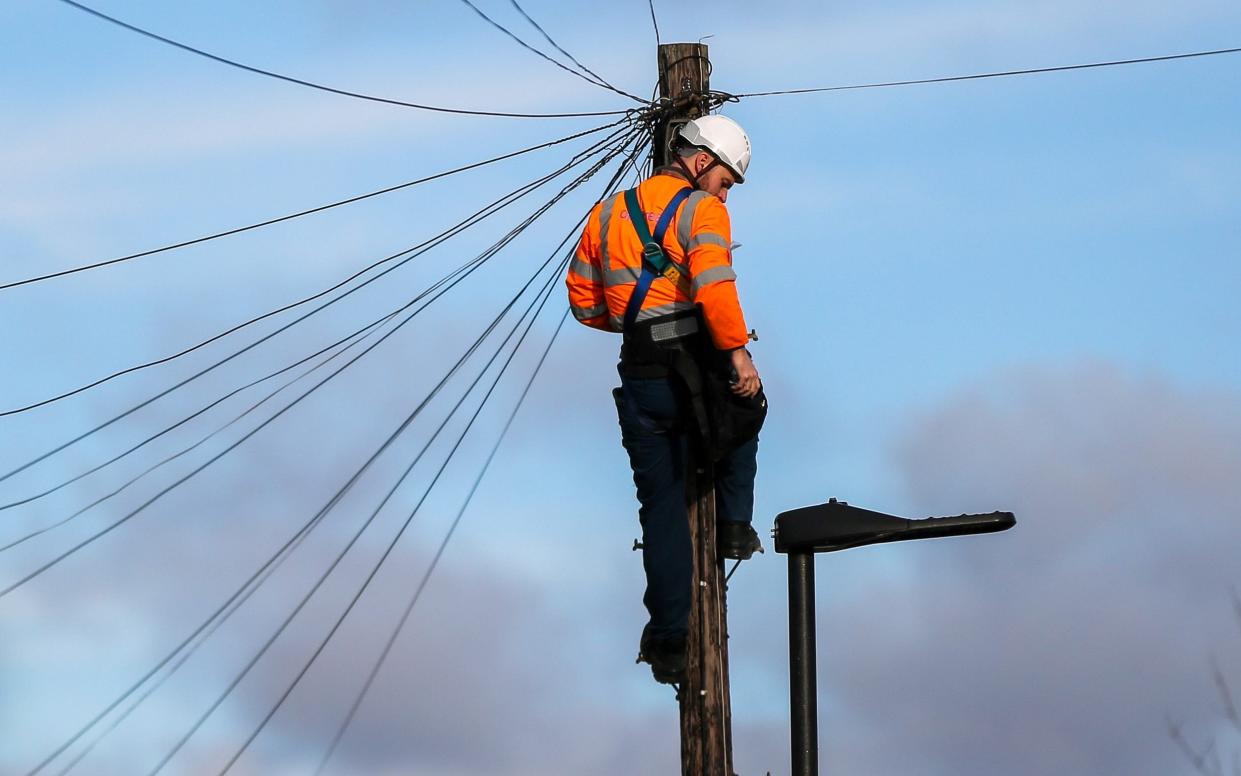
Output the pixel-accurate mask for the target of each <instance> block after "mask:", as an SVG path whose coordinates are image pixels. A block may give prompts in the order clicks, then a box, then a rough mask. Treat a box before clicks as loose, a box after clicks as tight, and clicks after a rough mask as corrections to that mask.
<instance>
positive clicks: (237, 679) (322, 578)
mask: <svg viewBox="0 0 1241 776" xmlns="http://www.w3.org/2000/svg"><path fill="white" fill-rule="evenodd" d="M544 269H546V263H545V264H544V265H543V266H542V267H540V268H539V273H541V272H542V271H543V270H544ZM536 276H537V275H536ZM533 279H534V278H533V277H532V278H531V282H532V281H533ZM528 285H529V284H527V286H525V287H523V288H522V291H521V293H522V294H524V293H525V291H526V290H527V288H528ZM536 301H537V299H536ZM532 305H533V303H532ZM511 307H512V303H510V304H509V305H508V306H506V307H505V308H504V310H503V312H502V313H501V315H500V316H499V317H497V318H496V320H495V321H493V323H492V325H491V326H489V327H488V328H487V330H486V331H485V332H484V334H483V335H482V336H480V338H479V339H478V340H477V341H476V343H475V346H477V345H481V344H482V342H483V340H484V339H485V338H486V337H487V336H489V335H490V334H491V333H492V331H494V328H495V324H497V323H498V322H499V321H500V320H501V318H503V316H504V315H506V314H507V313H508V311H509V310H510V309H511ZM527 312H528V311H527ZM524 317H525V315H524V314H523V316H522V318H523V319H524ZM520 325H521V319H519V320H518V323H517V325H516V326H515V327H514V329H513V331H512V332H510V334H509V337H506V338H505V339H504V341H503V342H502V343H501V345H500V348H498V349H497V350H496V352H495V354H493V356H492V358H491V360H489V361H488V362H487V363H486V365H485V366H484V367H483V368H482V369H481V370H480V371H479V374H478V376H477V377H476V378H475V380H474V382H473V383H471V385H470V386H469V387H468V388H467V389H466V391H465V393H464V394H463V395H462V397H461V399H460V400H459V401H458V402H457V404H456V406H455V407H454V408H453V409H452V410H451V411H450V412H449V414H448V415H447V416H446V417H445V418H444V419H443V421H442V422H441V423H440V425H439V427H438V428H437V429H436V430H435V432H433V433H432V435H431V437H430V438H429V439H428V440H427V442H426V444H425V445H424V446H423V447H422V449H421V450H420V451H419V452H418V454H417V455H416V456H415V457H414V459H413V461H412V462H411V463H410V464H409V466H408V467H407V468H406V469H405V472H404V473H403V474H402V475H401V477H400V478H398V480H397V482H396V484H394V485H393V486H392V488H391V489H389V491H388V492H387V494H386V495H385V496H384V498H383V499H382V500H381V501H380V503H379V505H378V506H377V507H376V508H375V509H374V510H373V511H372V512H371V514H370V516H369V517H368V518H367V519H366V520H365V521H364V522H363V523H362V525H361V526H359V527H358V529H357V530H356V531H355V532H354V534H353V536H352V537H350V539H349V541H348V542H347V543H346V544H345V546H344V547H343V548H342V549H341V550H340V551H339V552H338V553H337V554H336V556H335V558H333V560H332V562H331V563H330V564H329V565H328V567H327V568H326V569H325V570H324V571H323V572H322V573H321V574H320V575H319V577H318V578H317V579H316V580H315V582H314V584H313V585H311V587H310V588H309V589H308V590H307V591H306V593H305V594H304V595H303V596H302V598H301V600H300V601H299V602H298V603H297V605H296V606H295V607H294V608H293V610H292V611H291V612H289V614H288V615H287V616H286V617H285V618H284V620H283V621H282V622H281V623H280V625H279V626H278V627H277V628H276V629H275V630H274V631H273V632H272V633H271V635H270V636H269V637H268V639H267V640H266V641H265V642H264V643H263V645H262V646H261V647H260V648H259V650H258V651H257V652H256V653H255V654H254V655H253V656H252V657H251V658H250V660H249V661H248V662H247V663H246V665H245V666H244V667H243V668H242V669H241V671H240V672H238V673H237V674H236V676H234V677H233V679H232V681H231V682H229V684H228V686H227V687H225V689H224V691H223V692H222V693H220V694H219V696H217V697H216V699H215V700H214V701H213V702H212V703H211V705H210V706H208V708H207V710H206V711H204V712H203V713H202V714H201V715H200V716H199V718H198V719H197V720H196V721H195V722H194V724H193V725H191V727H190V729H189V730H188V731H187V732H186V733H185V734H184V735H183V736H182V737H181V738H180V739H178V740H177V742H176V743H175V744H174V745H173V747H172V749H171V750H169V751H168V752H167V753H166V754H165V755H164V757H163V758H162V759H161V760H160V762H159V763H158V764H157V765H156V766H155V768H154V769H152V770H151V771H150V772H149V773H150V776H154V775H155V774H157V773H159V772H160V771H161V770H163V768H164V766H165V765H167V764H168V763H169V762H170V761H171V760H172V758H173V757H174V756H175V755H176V754H177V752H179V751H180V750H181V748H182V747H183V746H184V745H185V744H186V743H187V742H188V741H189V740H190V738H192V737H193V736H194V734H195V733H197V732H198V730H199V729H200V728H201V726H202V725H203V724H204V723H205V722H206V721H207V719H208V718H209V717H210V716H211V715H212V714H213V713H215V711H216V709H218V708H219V707H220V705H221V704H222V703H223V702H224V700H225V699H226V698H227V697H228V696H229V695H230V694H232V692H233V690H234V689H236V687H237V685H238V684H240V683H241V681H242V680H243V679H244V678H245V677H246V676H247V675H248V674H249V672H250V671H251V670H252V669H253V668H254V667H255V666H256V665H257V664H258V662H259V660H261V659H262V657H263V656H264V655H265V654H266V653H267V651H268V650H269V649H270V648H271V647H272V645H273V644H275V643H276V641H277V640H278V639H279V638H280V636H281V635H282V634H283V633H284V632H285V630H286V629H287V628H288V627H289V625H290V624H292V622H293V620H294V619H296V617H297V615H298V614H300V613H301V611H302V609H303V608H305V606H306V604H308V603H309V602H310V600H311V599H312V598H313V597H314V595H315V594H316V593H317V592H318V591H319V589H320V588H321V587H322V586H323V584H324V583H325V582H327V579H328V577H330V576H331V574H332V573H333V572H334V571H335V570H336V568H337V566H339V565H340V563H341V561H343V560H344V558H345V556H346V555H347V554H348V553H349V551H350V550H351V549H352V548H353V547H354V545H355V544H356V543H357V541H358V540H359V539H360V538H361V537H362V534H363V533H365V531H366V530H367V528H369V527H370V526H371V524H372V523H373V522H374V520H375V519H376V518H377V517H378V516H379V513H380V512H381V511H382V509H383V507H384V506H386V505H387V503H388V501H389V500H390V499H391V498H392V496H393V495H394V494H395V493H396V491H397V490H398V489H399V488H400V486H401V485H402V484H403V483H404V481H405V479H406V477H408V475H409V474H410V473H411V472H412V471H413V469H414V467H415V466H417V464H418V463H419V462H421V460H422V457H423V455H424V454H425V453H426V452H427V451H428V450H429V449H430V447H431V445H432V444H433V443H434V442H435V440H436V439H438V438H439V435H440V433H441V432H442V431H443V430H444V428H446V427H447V425H448V423H449V422H450V421H451V420H452V418H453V416H454V414H455V412H456V410H457V409H459V408H460V407H461V406H462V404H463V403H464V402H465V400H466V398H467V397H468V396H469V394H470V393H471V391H472V390H473V389H474V387H475V386H476V385H477V384H478V382H479V381H480V380H481V379H482V378H483V377H484V376H485V374H486V372H487V370H488V369H489V368H490V367H491V364H492V363H493V362H494V360H495V358H496V357H497V356H498V355H499V354H500V352H501V350H502V348H503V346H504V345H505V344H507V342H508V340H509V338H511V336H512V334H513V333H515V332H516V330H517V328H519V327H520ZM475 349H476V347H471V348H470V350H469V351H467V354H466V356H464V357H463V359H462V361H461V362H460V363H464V361H465V359H467V358H469V357H470V356H471V355H473V353H474V351H475ZM497 379H498V377H497ZM422 406H425V405H420V407H419V410H420V409H421V407H422ZM417 414H418V411H417V410H416V411H415V412H414V413H413V414H411V415H410V416H409V418H407V421H406V422H405V423H403V424H402V427H401V430H402V431H403V430H404V429H405V428H406V427H407V426H408V424H409V422H412V421H413V419H414V418H415V417H416V416H417ZM466 430H467V431H468V427H467V429H466ZM460 441H461V440H460V439H459V440H458V442H457V444H458V445H460ZM456 449H457V448H456V446H454V447H453V449H452V451H450V452H449V454H448V457H447V458H446V459H445V461H444V463H443V465H442V466H441V467H440V472H439V473H440V474H442V473H443V471H444V468H445V467H446V466H447V464H448V461H449V460H451V458H452V454H453V453H455V452H456ZM438 479H439V474H437V475H436V477H435V479H434V480H432V482H431V484H430V485H429V486H428V488H427V491H426V493H424V495H423V500H425V498H426V495H427V494H428V493H429V492H430V489H431V488H432V487H434V485H435V483H436V481H438ZM421 504H422V500H420V501H419V502H418V506H419V507H420V506H421ZM414 512H415V513H416V512H417V507H415V510H414ZM412 518H413V513H411V515H410V519H409V520H407V521H406V523H405V525H404V526H402V529H401V532H400V533H398V534H397V537H396V539H399V538H400V536H401V535H402V534H403V533H404V529H405V528H406V527H408V525H409V523H410V520H412ZM396 539H394V540H393V542H392V543H391V544H389V546H388V548H387V550H386V551H385V553H384V555H383V556H382V558H381V560H380V561H379V563H378V564H376V565H375V567H374V568H373V569H372V573H371V575H370V576H368V578H367V581H366V583H364V585H363V589H365V587H366V585H367V584H369V582H370V580H371V579H373V577H374V574H375V573H376V572H377V571H378V568H379V565H382V563H383V561H385V560H387V557H388V554H389V553H390V552H391V550H392V548H393V546H395V543H396ZM360 596H361V591H359V593H358V595H357V596H355V597H354V598H353V600H352V601H351V602H350V604H349V607H348V608H347V609H346V613H348V611H350V610H352V607H353V604H355V603H356V602H357V600H358V598H359V597H360ZM342 621H343V616H342V618H341V619H340V620H337V623H336V627H338V626H339V625H340V623H341V622H342ZM336 627H333V629H332V631H331V633H330V634H329V637H328V638H329V639H330V637H331V635H333V634H335V631H336ZM326 643H327V642H326V640H325V641H324V642H323V643H322V644H321V645H320V650H319V651H321V650H322V647H323V646H326ZM317 655H318V651H317V652H316V656H317ZM307 667H308V666H307ZM303 674H304V671H303V673H302V674H299V675H298V680H300V678H301V676H302V675H303ZM296 683H297V681H295V682H294V685H296ZM291 691H292V686H291V687H290V688H289V689H288V691H286V694H285V696H284V697H287V694H288V692H291ZM284 697H282V698H281V702H283V700H284ZM278 705H279V704H278ZM274 713H275V711H274V709H273V710H272V712H271V714H274ZM271 714H269V715H268V717H267V718H265V719H264V720H263V724H264V725H265V724H266V722H267V719H270V716H271ZM259 729H260V730H261V729H262V725H261V726H260V728H259ZM257 734H258V731H257V730H256V731H255V732H254V733H253V734H252V735H251V737H250V738H249V739H247V741H246V743H245V746H248V745H249V743H250V741H252V740H253V738H254V736H256V735H257ZM245 746H243V747H242V751H244V749H245ZM240 754H241V752H240V751H239V752H237V754H236V755H234V758H233V759H234V760H235V759H236V758H237V757H239V756H240ZM231 764H232V763H231V762H230V763H229V767H231ZM225 770H227V767H226V769H225Z"/></svg>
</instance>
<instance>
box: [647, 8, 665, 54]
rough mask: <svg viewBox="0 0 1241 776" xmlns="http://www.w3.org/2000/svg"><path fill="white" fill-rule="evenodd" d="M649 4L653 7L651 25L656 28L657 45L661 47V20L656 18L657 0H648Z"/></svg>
mask: <svg viewBox="0 0 1241 776" xmlns="http://www.w3.org/2000/svg"><path fill="white" fill-rule="evenodd" d="M647 5H649V6H650V7H651V26H652V27H654V28H655V47H656V48H659V46H661V45H662V44H661V42H660V40H659V20H658V19H656V18H655V0H647Z"/></svg>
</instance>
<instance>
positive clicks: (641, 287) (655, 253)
mask: <svg viewBox="0 0 1241 776" xmlns="http://www.w3.org/2000/svg"><path fill="white" fill-rule="evenodd" d="M693 191H694V190H693V189H692V188H690V187H688V186H686V187H685V188H683V189H681V190H680V191H678V192H677V193H676V194H674V195H673V196H672V199H671V200H670V201H669V202H668V206H667V207H665V208H664V212H663V213H661V214H660V216H659V221H658V222H657V223H656V224H655V234H653V235H652V234H651V231H650V228H649V227H648V226H647V224H646V213H644V212H642V205H641V204H640V203H639V202H638V190H637V189H636V188H635V189H629V190H627V191H626V192H625V207H626V208H628V210H629V221H630V223H632V224H633V228H634V229H636V230H637V232H638V239H639V240H641V241H642V275H641V276H640V277H639V278H638V282H637V283H635V284H634V287H633V294H632V295H630V297H629V304H628V305H627V306H626V307H625V322H624V330H625V331H629V330H630V329H631V328H633V324H634V321H636V320H637V319H638V311H640V310H641V309H642V302H643V301H644V300H645V299H646V293H647V292H648V291H650V290H651V283H653V282H655V278H656V277H658V276H659V275H661V274H663V272H664V270H665V269H667V268H668V263H669V262H668V256H667V255H666V254H665V253H664V248H663V245H664V235H665V234H667V232H668V225H669V224H671V223H672V217H673V216H674V215H676V212H677V208H678V207H680V206H681V203H682V202H684V201H685V200H686V198H687V197H689V195H690V194H692V193H693Z"/></svg>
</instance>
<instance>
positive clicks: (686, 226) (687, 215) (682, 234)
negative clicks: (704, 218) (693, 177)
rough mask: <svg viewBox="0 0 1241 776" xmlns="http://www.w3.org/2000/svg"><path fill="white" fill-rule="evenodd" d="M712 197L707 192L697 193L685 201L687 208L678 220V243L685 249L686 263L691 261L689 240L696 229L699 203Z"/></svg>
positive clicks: (682, 211)
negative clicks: (695, 220) (696, 211)
mask: <svg viewBox="0 0 1241 776" xmlns="http://www.w3.org/2000/svg"><path fill="white" fill-rule="evenodd" d="M709 196H711V195H710V194H708V193H707V192H705V191H695V192H694V193H693V194H690V195H689V197H688V198H687V199H686V200H685V206H684V208H683V209H682V210H681V216H680V218H678V219H677V241H678V242H680V243H681V247H682V248H684V249H685V258H686V261H688V260H689V239H690V236H691V235H690V232H691V231H692V230H693V228H694V211H695V210H697V209H698V205H699V203H701V202H702V201H703V200H704V199H706V198H707V197H709Z"/></svg>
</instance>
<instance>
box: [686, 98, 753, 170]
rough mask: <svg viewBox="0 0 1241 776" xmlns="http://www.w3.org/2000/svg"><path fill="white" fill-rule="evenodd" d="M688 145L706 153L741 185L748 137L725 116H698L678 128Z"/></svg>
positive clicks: (746, 159) (747, 158) (748, 159)
mask: <svg viewBox="0 0 1241 776" xmlns="http://www.w3.org/2000/svg"><path fill="white" fill-rule="evenodd" d="M677 135H679V136H680V138H681V139H682V140H684V141H685V142H686V143H688V144H689V145H692V146H694V147H695V148H702V149H704V150H706V151H707V152H709V153H710V154H711V155H712V156H714V157H715V158H716V159H719V160H720V163H721V164H723V165H724V166H725V167H727V168H728V169H729V170H731V171H732V173H733V175H735V176H737V183H745V170H746V168H747V167H749V166H750V136H749V135H747V134H746V133H745V130H744V129H742V128H741V125H740V124H738V123H737V122H735V121H733V120H732V119H730V118H728V117H727V116H721V115H719V114H716V115H714V116H702V117H701V118H696V119H693V120H691V121H688V122H686V123H685V124H683V125H681V128H680V129H679V130H678V131H677Z"/></svg>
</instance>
